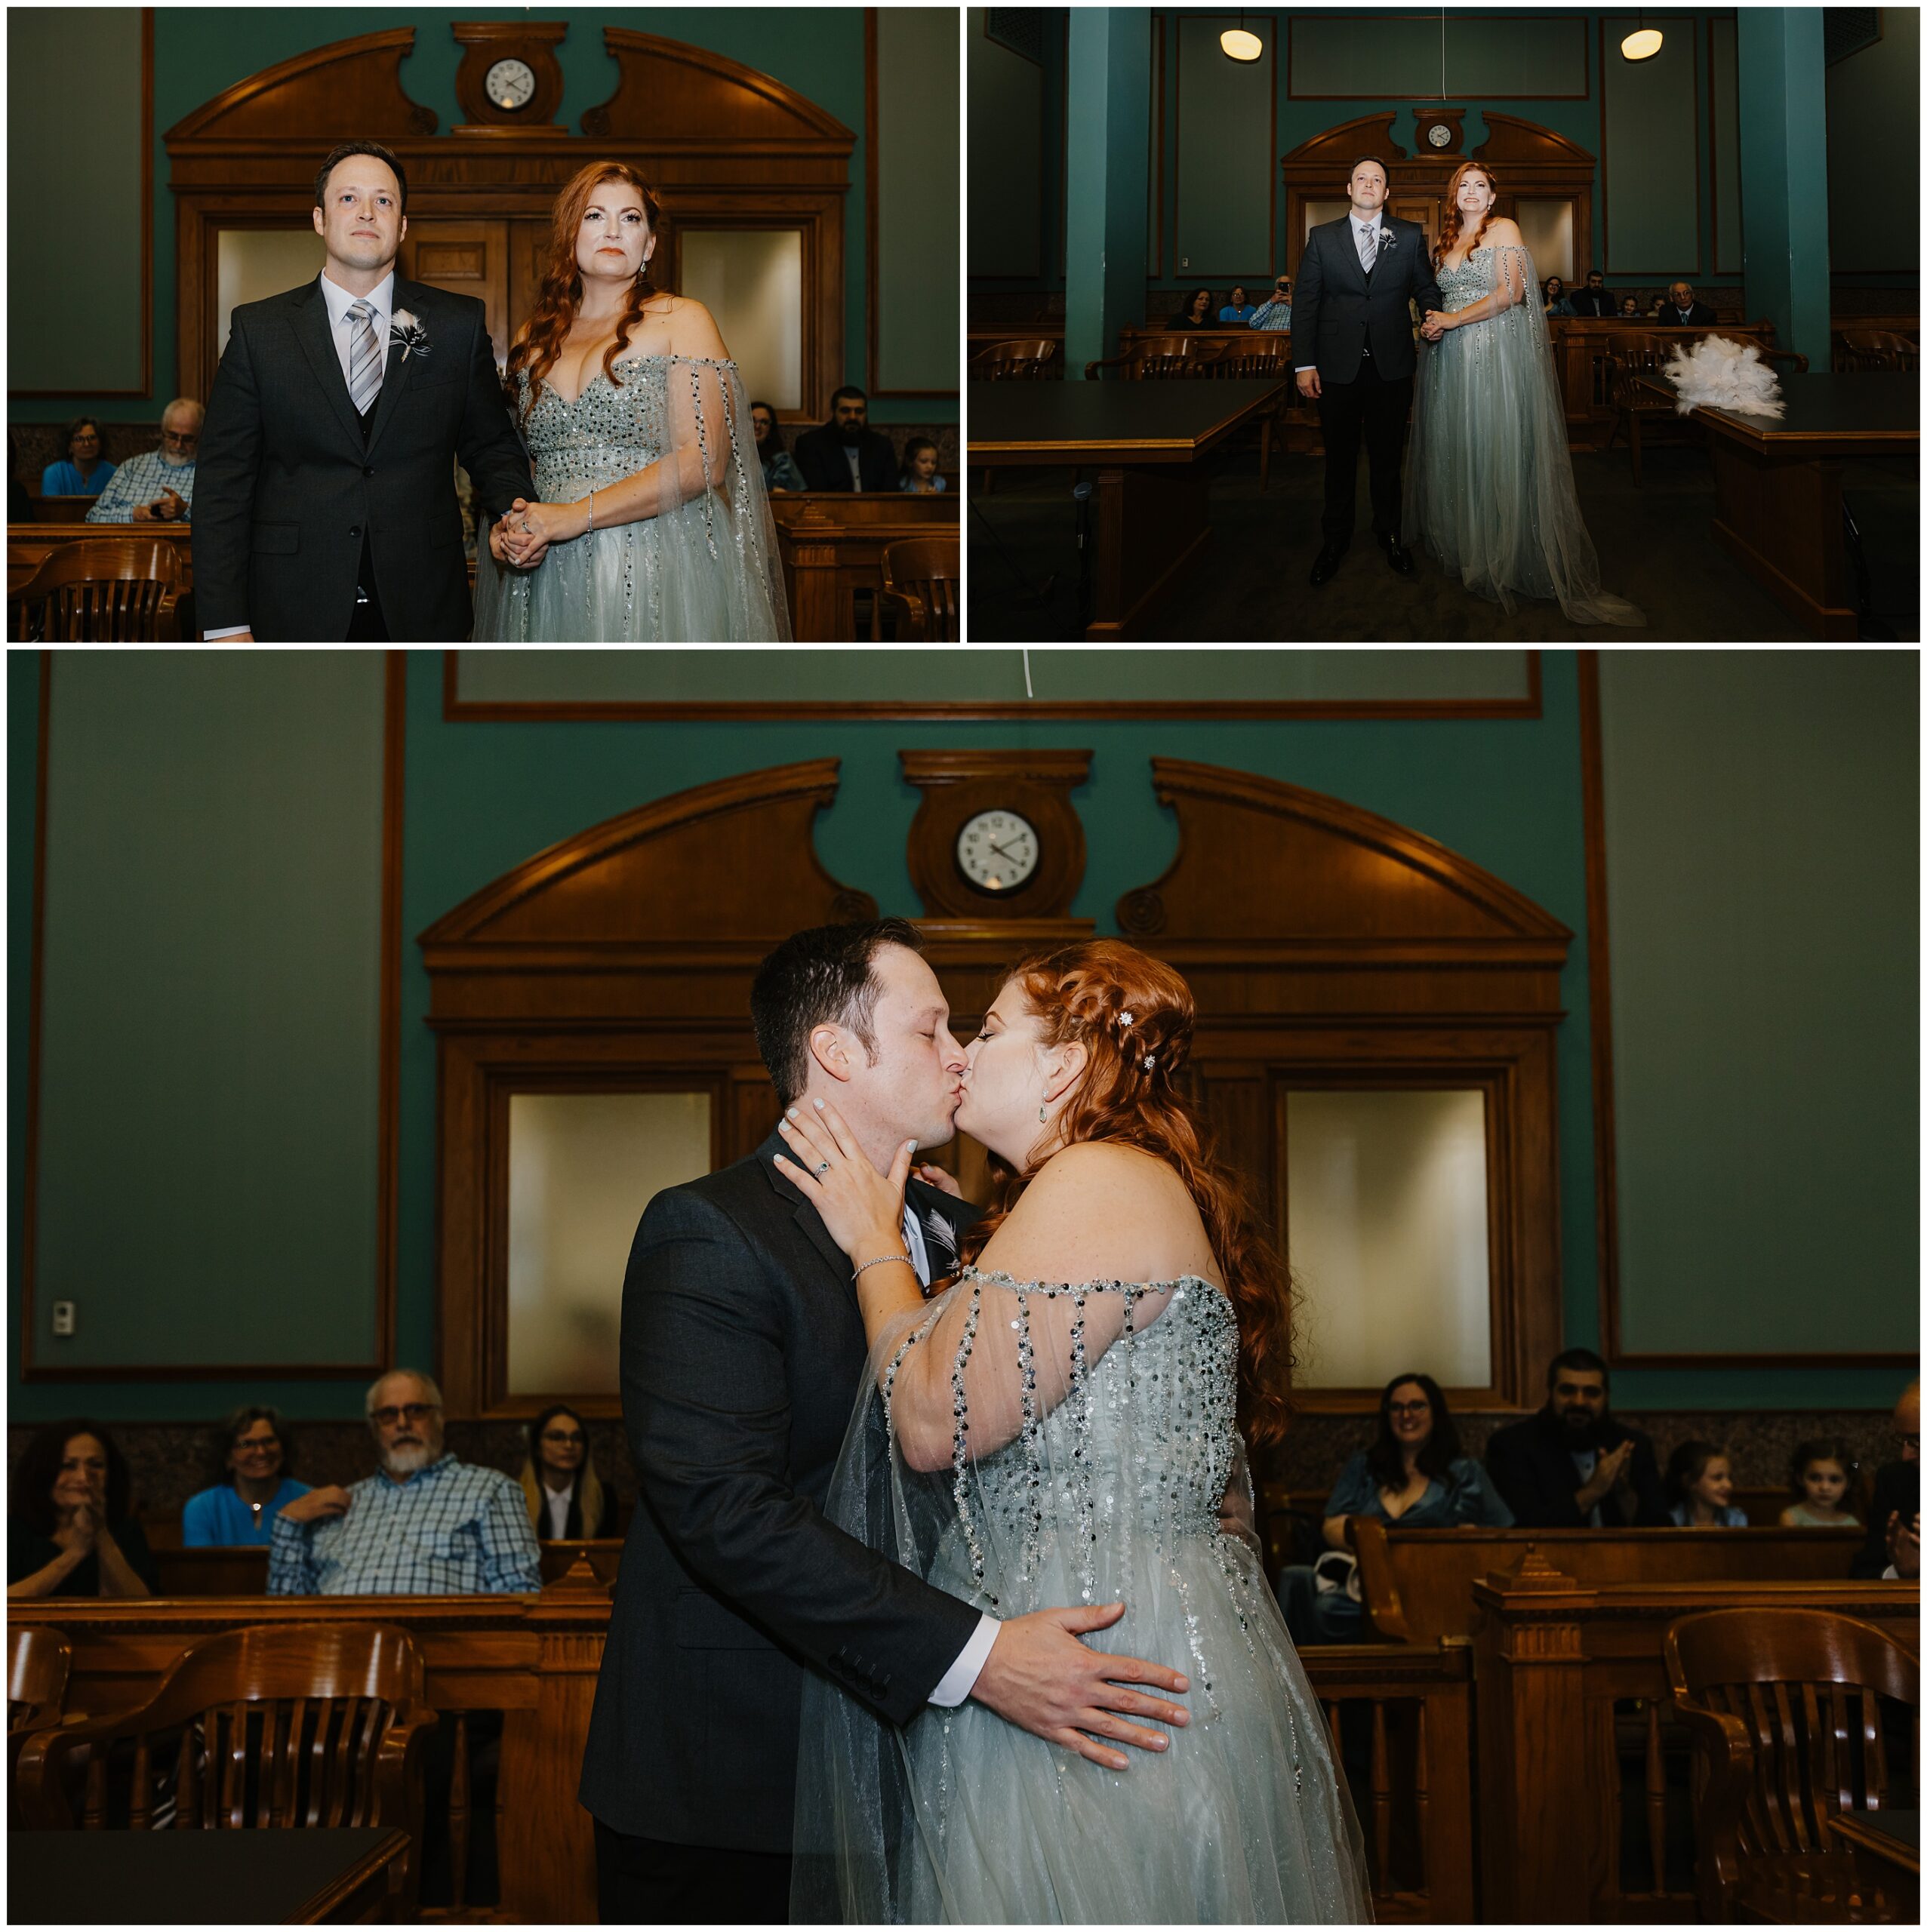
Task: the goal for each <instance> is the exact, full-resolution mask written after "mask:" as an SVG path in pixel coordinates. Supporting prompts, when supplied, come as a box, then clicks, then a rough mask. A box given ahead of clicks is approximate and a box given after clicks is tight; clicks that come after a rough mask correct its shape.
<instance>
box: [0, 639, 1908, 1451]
mask: <svg viewBox="0 0 1927 1932" xmlns="http://www.w3.org/2000/svg"><path fill="white" fill-rule="evenodd" d="M811 661H812V660H810V659H799V660H796V663H795V666H794V669H793V676H794V678H795V679H796V694H798V695H802V694H805V693H806V691H807V690H808V680H809V679H810V678H811V676H812V675H813V674H812V672H811V669H810V668H809V667H810V664H811ZM33 675H34V673H33V667H32V664H31V663H30V662H29V661H27V660H26V654H23V653H16V654H13V656H12V657H11V659H10V661H9V664H8V681H9V696H10V699H11V716H10V721H9V747H10V752H11V755H12V764H11V768H10V771H9V779H8V783H9V803H10V804H11V808H12V810H11V814H10V817H9V823H8V841H9V849H8V861H9V866H10V872H9V881H8V908H9V933H8V946H9V961H10V965H11V968H12V985H11V992H10V998H9V1004H8V1024H9V1028H10V1035H9V1055H8V1106H9V1118H10V1121H11V1123H12V1124H13V1125H14V1133H13V1134H12V1136H11V1140H10V1143H9V1151H8V1158H9V1168H8V1186H9V1190H10V1198H11V1201H12V1202H13V1204H14V1207H15V1211H16V1217H15V1225H16V1226H17V1225H18V1219H17V1215H18V1207H19V1204H20V1162H21V1160H22V1158H23V1135H22V1132H21V1128H22V1126H23V1107H24V1082H25V1078H26V1006H25V1002H24V997H23V991H22V989H23V986H24V984H25V979H26V971H25V968H26V931H25V927H26V910H27V908H28V906H29V904H30V895H31V882H30V879H29V878H26V877H25V876H24V875H26V872H28V871H29V866H30V858H31V854H32V838H33V825H32V817H33V814H32V779H31V773H32V766H33V754H32V743H33V736H32V728H31V725H32V717H33V706H32V679H33ZM441 681H442V665H441V660H440V658H439V655H437V654H433V653H417V654H412V655H411V660H410V664H409V675H408V729H407V774H408V775H407V792H406V798H407V803H406V811H405V851H404V866H405V871H404V878H403V912H402V931H403V932H404V934H405V935H407V941H406V943H405V957H404V970H403V974H402V1063H401V1120H400V1165H401V1174H400V1183H401V1186H400V1225H399V1247H400V1257H399V1345H400V1354H401V1357H402V1359H403V1360H413V1361H425V1360H428V1359H429V1358H431V1356H432V1346H433V1339H434V1303H433V1280H434V1241H435V1199H434V1179H435V1115H434V1109H435V1087H436V1076H435V1048H434V1042H433V1040H432V1038H431V1036H430V1035H429V1032H428V1029H427V1028H426V1026H425V1025H424V1024H423V1017H424V1015H425V1014H426V1011H427V1006H428V982H427V977H426V974H425V973H424V972H423V969H422V967H421V963H420V950H419V949H418V947H417V946H416V945H415V943H414V935H415V934H418V933H420V931H423V928H426V926H427V925H428V924H430V923H431V921H433V920H435V919H436V918H439V917H440V916H441V915H442V914H443V913H445V912H447V911H448V910H449V909H450V908H451V907H452V906H454V905H456V904H457V903H460V901H461V900H463V898H465V897H467V896H468V895H469V894H471V893H473V892H474V891H476V890H478V889H479V888H481V887H482V886H483V885H485V884H488V882H489V881H491V879H494V878H497V877H498V876H499V875H500V874H501V873H502V872H505V871H506V870H507V869H509V868H510V867H511V866H514V865H516V864H518V863H520V862H521V861H522V860H524V859H525V858H527V857H529V856H530V855H531V854H533V853H534V852H537V851H540V850H541V849H542V848H543V847H545V846H547V845H549V844H553V842H555V841H556V840H558V839H560V838H566V837H567V836H568V835H570V834H571V833H573V832H577V831H579V830H580V829H583V827H585V826H589V825H592V824H594V823H598V822H599V821H600V820H604V819H606V818H608V817H613V816H614V815H615V814H617V813H620V812H623V811H627V810H630V808H633V807H634V806H636V805H638V804H642V803H644V802H646V801H648V800H650V799H652V798H662V797H664V796H666V795H670V794H671V793H673V792H679V791H682V790H684V789H687V788H688V787H690V786H694V785H697V784H700V783H705V782H706V781H708V780H713V779H715V778H717V777H722V776H725V775H726V774H731V773H736V772H741V771H753V770H756V769H758V768H762V767H765V766H769V765H774V764H782V763H785V762H786V761H791V760H795V759H799V758H810V757H819V756H823V755H835V756H836V757H838V758H841V759H842V761H843V782H842V790H841V792H840V793H839V796H838V798H837V799H836V803H835V804H833V806H832V807H831V808H830V810H829V811H827V812H826V813H825V814H823V817H822V818H821V820H820V821H819V825H818V831H817V850H818V852H819V854H820V857H821V858H822V860H823V863H824V865H825V866H827V868H828V869H830V872H832V873H833V875H835V876H836V877H837V878H839V879H841V880H843V881H847V882H848V883H849V884H851V885H854V886H858V887H860V888H863V889H864V890H866V891H870V892H871V893H873V894H875V895H876V897H877V899H878V900H879V903H880V904H881V905H882V907H883V908H884V909H885V911H888V912H914V911H915V910H916V897H915V895H914V894H913V891H912V890H911V888H910V881H909V877H908V874H907V869H906V866H905V863H904V857H903V854H904V849H905V843H906V839H907V834H908V831H909V827H910V820H911V819H912V817H913V816H914V814H915V812H916V805H917V802H918V794H917V793H916V792H915V790H914V789H913V788H912V787H910V786H907V785H906V784H905V783H903V781H902V780H901V779H900V777H899V776H898V774H897V751H898V749H900V748H905V747H918V746H976V747H983V746H991V747H998V746H1005V747H1022V746H1064V745H1076V746H1088V747H1089V748H1090V749H1091V752H1092V754H1093V762H1092V776H1091V781H1090V783H1089V786H1088V788H1087V789H1086V790H1085V792H1082V794H1080V796H1079V811H1080V813H1081V815H1082V819H1083V822H1084V824H1085V830H1086V834H1087V837H1088V840H1089V844H1090V861H1089V869H1088V872H1087V875H1086V877H1085V882H1084V885H1083V888H1082V891H1081V893H1080V894H1079V901H1078V904H1077V906H1076V911H1077V912H1079V914H1080V915H1085V916H1088V917H1090V918H1094V920H1096V921H1097V924H1098V928H1099V930H1100V931H1105V932H1113V931H1115V930H1116V926H1115V923H1114V921H1113V907H1114V906H1115V904H1116V900H1118V898H1119V896H1120V895H1121V894H1123V893H1124V892H1125V891H1127V890H1128V889H1129V888H1131V887H1133V886H1135V885H1138V884H1143V883H1144V882H1146V881H1148V880H1150V879H1152V878H1156V876H1157V875H1158V874H1159V872H1161V871H1162V869H1163V868H1164V867H1165V865H1166V864H1167V863H1168V861H1169V860H1170V859H1171V856H1172V854H1173V853H1174V849H1175V844H1176V830H1175V825H1174V821H1173V820H1172V819H1171V817H1170V816H1169V815H1168V814H1166V813H1165V812H1164V811H1162V809H1161V808H1159V806H1158V804H1157V803H1156V800H1155V799H1154V798H1153V795H1152V792H1151V789H1150V783H1149V772H1148V761H1149V759H1150V758H1151V756H1152V755H1153V754H1158V755H1167V756H1171V757H1177V758H1193V759H1197V760H1199V761H1202V762H1205V763H1208V764H1219V765H1224V766H1227V767H1230V768H1236V769H1239V770H1244V771H1253V772H1257V773H1259V774H1263V775H1264V776H1267V777H1273V778H1277V779H1281V780H1286V781H1288V782H1289V783H1292V784H1295V785H1301V786H1309V787H1310V788H1311V789H1314V790H1317V791H1321V792H1328V793H1331V794H1332V795H1335V796H1337V797H1339V798H1344V799H1347V800H1349V801H1352V802H1353V803H1355V804H1359V805H1362V806H1364V807H1365V808H1368V809H1369V810H1371V811H1376V812H1380V813H1382V814H1384V815H1386V816H1387V817H1390V818H1391V819H1393V820H1396V821H1397V822H1399V823H1402V824H1405V825H1408V826H1412V827H1414V829H1418V830H1419V831H1421V832H1424V833H1426V834H1427V835H1430V837H1432V838H1436V839H1438V840H1439V841H1441V842H1442V843H1443V844H1445V845H1447V846H1448V847H1450V848H1452V849H1453V850H1454V851H1458V852H1461V853H1463V854H1464V855H1465V856H1466V857H1468V858H1470V859H1471V860H1474V861H1475V862H1476V863H1478V864H1479V865H1481V866H1485V867H1486V868H1488V869H1489V870H1491V871H1492V872H1495V873H1496V874H1497V875H1498V876H1499V877H1500V878H1503V879H1504V880H1506V881H1507V882H1508V883H1510V884H1512V885H1513V886H1515V887H1516V888H1518V889H1519V890H1520V891H1522V892H1524V893H1525V894H1528V896H1529V897H1531V898H1533V899H1535V900H1537V901H1538V903H1540V904H1541V905H1542V906H1544V907H1545V908H1546V909H1547V910H1548V911H1550V912H1551V913H1552V914H1553V915H1554V916H1555V917H1556V918H1559V919H1560V920H1562V921H1563V922H1564V923H1565V924H1567V925H1568V926H1569V927H1570V928H1572V930H1573V931H1574V933H1575V940H1574V943H1573V946H1572V949H1571V955H1570V958H1569V962H1568V966H1567V968H1566V971H1565V977H1564V980H1563V982H1562V995H1563V1002H1564V1006H1565V1012H1566V1014H1567V1016H1568V1017H1567V1018H1566V1020H1565V1023H1564V1024H1563V1026H1562V1027H1561V1029H1560V1031H1559V1042H1558V1048H1557V1079H1558V1090H1559V1135H1560V1142H1559V1186H1560V1201H1561V1206H1560V1232H1561V1245H1562V1266H1563V1270H1564V1291H1563V1292H1564V1301H1565V1327H1566V1334H1567V1335H1568V1338H1569V1339H1570V1340H1574V1341H1578V1342H1593V1341H1596V1340H1597V1337H1598V1289H1597V1277H1596V1241H1595V1228H1594V1223H1593V1130H1592V1093H1591V1078H1590V1046H1589V1041H1588V1033H1587V1012H1588V1010H1589V989H1588V983H1587V968H1586V916H1585V915H1586V891H1585V864H1584V836H1583V823H1582V817H1581V789H1580V776H1579V738H1578V685H1577V672H1576V669H1575V662H1574V660H1573V658H1572V657H1571V654H1567V653H1550V652H1549V653H1548V654H1547V657H1546V660H1545V664H1544V694H1545V703H1544V716H1543V717H1542V718H1540V719H1538V720H1536V721H1489V720H1488V721H1476V720H1472V721H1455V722H1451V723H1435V722H1430V721H1395V722H1380V721H1371V722H1364V721H1288V722H1282V723H1274V722H1265V721H1230V722H1225V723H1203V722H1193V723H1181V722H1168V723H1159V722H1156V721H1153V722H1150V723H1141V722H1137V721H1082V722H1073V723H1069V724H1065V723H1059V722H1048V723H1041V722H1040V723H1039V724H1025V723H1023V722H1014V723H1008V724H1003V723H999V724H958V725H948V726H947V725H943V724H921V723H905V722H902V721H878V722H874V723H854V722H852V723H828V724H826V723H817V722H811V723H799V724H791V723H768V724H730V723H720V724H673V725H652V724H601V723H596V724H449V723H447V722H445V721H444V719H443V718H442V682H441ZM9 1278H10V1284H11V1293H12V1294H13V1296H14V1298H15V1299H14V1308H13V1313H14V1321H12V1322H11V1323H10V1327H9V1332H10V1334H17V1331H18V1321H17V1317H18V1312H19V1310H18V1306H17V1294H18V1263H17V1251H15V1252H14V1253H13V1254H11V1255H10V1277H9ZM180 1319H181V1321H183V1323H186V1324H189V1325H190V1328H191V1327H192V1324H201V1331H202V1332H204V1333H205V1332H208V1324H211V1323H212V1322H214V1321H216V1320H217V1319H218V1311H217V1310H214V1309H204V1308H195V1307H186V1308H183V1309H182V1310H181V1311H180ZM1893 1381H1894V1377H1892V1375H1891V1374H1882V1373H1879V1372H1873V1371H1867V1372H1852V1371H1800V1370H1797V1369H1792V1368H1787V1369H1774V1370H1760V1371H1667V1372H1664V1373H1649V1374H1632V1373H1627V1374H1623V1375H1621V1377H1618V1378H1616V1379H1615V1397H1616V1399H1618V1401H1619V1402H1620V1403H1621V1405H1622V1406H1623V1407H1627V1408H1633V1409H1636V1408H1642V1407H1689V1406H1702V1405H1704V1406H1711V1407H1734V1408H1743V1407H1826V1406H1839V1407H1881V1406H1884V1405H1885V1404H1886V1403H1887V1402H1889V1401H1891V1400H1892V1383H1893ZM11 1398H12V1401H13V1404H14V1415H15V1416H16V1417H17V1418H18V1419H21V1420H35V1419H44V1418H46V1417H51V1416H52V1415H54V1414H57V1413H59V1412H61V1411H68V1410H70V1409H72V1408H73V1407H76V1406H81V1407H85V1406H91V1407H96V1408H97V1409H98V1410H99V1411H100V1413H101V1414H103V1416H106V1417H112V1418H132V1417H151V1418H157V1419H159V1418H168V1417H180V1418H187V1417H205V1416H206V1415H208V1414H214V1413H217V1412H218V1411H220V1410H222V1409H223V1408H225V1407H226V1406H227V1405H228V1404H229V1403H230V1402H231V1401H232V1400H233V1399H235V1389H234V1387H233V1386H232V1384H194V1383H179V1384H174V1383H168V1384H156V1385H152V1386H143V1385H138V1384H119V1385H93V1386H90V1385H88V1384H84V1383H83V1384H78V1385H75V1384H67V1385H62V1386H56V1387H51V1388H50V1387H48V1386H46V1385H35V1386H32V1387H23V1386H21V1385H20V1382H19V1380H18V1372H17V1358H14V1360H13V1364H12V1378H11ZM262 1398H263V1399H266V1400H272V1401H277V1402H279V1403H281V1404H283V1405H284V1406H285V1407H288V1409H289V1410H290V1411H291V1412H292V1413H294V1414H297V1415H311V1416H320V1415H337V1416H344V1417H345V1416H349V1415H352V1414H354V1413H355V1410H356V1401H357V1398H358V1392H357V1391H356V1389H353V1388H352V1387H349V1386H342V1385H340V1384H331V1383H297V1384H294V1385H291V1386H282V1387H280V1388H279V1389H265V1390H263V1392H262Z"/></svg>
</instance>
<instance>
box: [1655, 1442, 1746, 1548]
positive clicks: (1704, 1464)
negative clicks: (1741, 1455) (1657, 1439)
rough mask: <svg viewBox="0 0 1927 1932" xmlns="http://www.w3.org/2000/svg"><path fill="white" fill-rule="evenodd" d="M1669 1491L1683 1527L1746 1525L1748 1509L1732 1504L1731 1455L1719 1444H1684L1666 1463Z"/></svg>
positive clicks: (1741, 1527) (1675, 1516)
mask: <svg viewBox="0 0 1927 1932" xmlns="http://www.w3.org/2000/svg"><path fill="white" fill-rule="evenodd" d="M1666 1494H1667V1497H1668V1499H1669V1500H1670V1502H1671V1503H1672V1505H1673V1521H1675V1522H1676V1523H1677V1524H1679V1527H1681V1528H1682V1530H1744V1528H1745V1527H1747V1512H1745V1511H1744V1509H1735V1508H1734V1507H1733V1506H1732V1503H1733V1461H1732V1457H1729V1456H1728V1454H1727V1453H1726V1451H1725V1450H1724V1449H1722V1448H1721V1447H1719V1445H1718V1444H1716V1443H1712V1442H1682V1443H1681V1444H1680V1445H1679V1447H1678V1448H1676V1450H1674V1451H1673V1458H1672V1460H1671V1461H1670V1462H1669V1463H1667V1466H1666Z"/></svg>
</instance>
